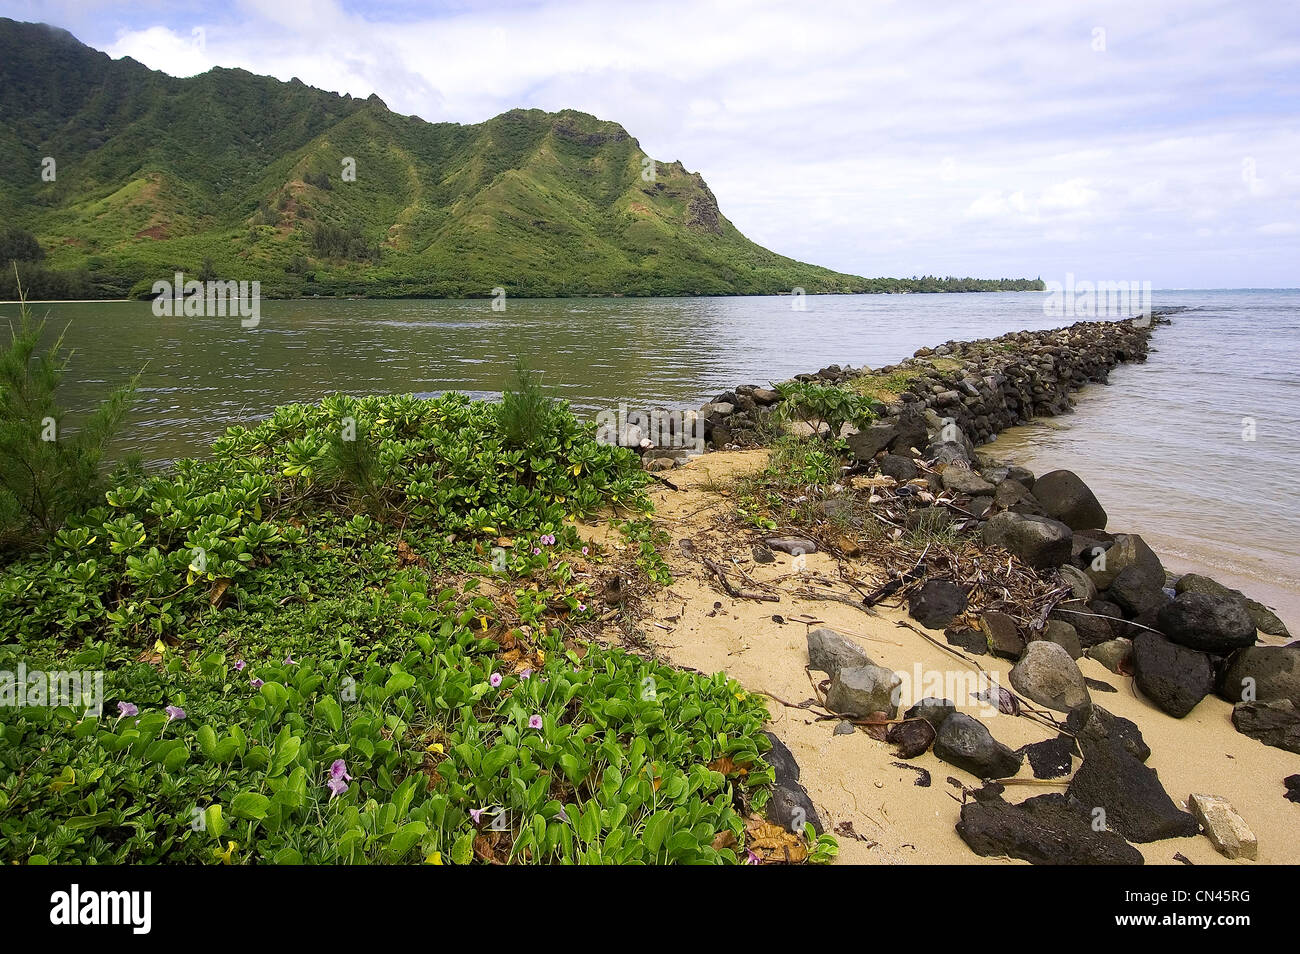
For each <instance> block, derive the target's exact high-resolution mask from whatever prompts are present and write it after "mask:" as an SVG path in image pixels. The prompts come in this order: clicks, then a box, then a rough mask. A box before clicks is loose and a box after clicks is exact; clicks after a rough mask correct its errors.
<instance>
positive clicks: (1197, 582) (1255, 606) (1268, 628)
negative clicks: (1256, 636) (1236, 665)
mask: <svg viewBox="0 0 1300 954" xmlns="http://www.w3.org/2000/svg"><path fill="white" fill-rule="evenodd" d="M1174 589H1175V590H1176V591H1177V592H1179V593H1209V594H1210V595H1211V596H1226V597H1229V598H1232V599H1238V600H1240V601H1241V602H1242V603H1243V604H1244V605H1245V607H1246V612H1247V613H1249V614H1250V618H1251V621H1252V622H1253V623H1254V624H1255V628H1256V629H1258V630H1259V631H1260V632H1261V633H1267V634H1268V635H1269V636H1289V635H1291V634H1290V633H1289V632H1287V628H1286V624H1285V623H1283V622H1282V621H1281V620H1280V619H1278V617H1277V614H1276V613H1274V612H1273V611H1272V610H1271V609H1269V608H1268V607H1267V606H1265V605H1264V604H1263V603H1260V602H1258V601H1257V600H1252V599H1251V598H1250V597H1248V596H1247V595H1246V594H1245V593H1243V592H1241V590H1234V589H1231V588H1230V587H1227V586H1224V585H1223V584H1222V583H1219V582H1218V581H1217V580H1212V579H1210V578H1209V577H1208V576H1202V575H1201V574H1199V573H1186V574H1184V575H1183V576H1181V577H1179V578H1178V582H1177V583H1175V584H1174Z"/></svg>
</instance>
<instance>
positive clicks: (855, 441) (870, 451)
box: [844, 422, 898, 461]
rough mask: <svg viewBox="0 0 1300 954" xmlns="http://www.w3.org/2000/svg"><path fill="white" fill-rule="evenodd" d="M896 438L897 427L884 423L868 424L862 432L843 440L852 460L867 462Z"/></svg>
mask: <svg viewBox="0 0 1300 954" xmlns="http://www.w3.org/2000/svg"><path fill="white" fill-rule="evenodd" d="M897 436H898V425H896V424H890V423H886V422H876V423H874V424H868V425H867V426H866V427H865V428H863V429H862V430H860V431H858V432H856V433H853V434H849V435H847V436H846V437H845V438H844V441H845V443H847V444H848V445H849V451H850V453H852V454H853V456H854V458H855V459H857V460H860V461H868V460H871V459H872V458H873V457H875V456H876V455H877V454H879V453H880V452H881V451H882V450H884V449H885V448H886V447H888V446H889V445H890V443H891V442H892V441H893V440H894V438H896V437H897Z"/></svg>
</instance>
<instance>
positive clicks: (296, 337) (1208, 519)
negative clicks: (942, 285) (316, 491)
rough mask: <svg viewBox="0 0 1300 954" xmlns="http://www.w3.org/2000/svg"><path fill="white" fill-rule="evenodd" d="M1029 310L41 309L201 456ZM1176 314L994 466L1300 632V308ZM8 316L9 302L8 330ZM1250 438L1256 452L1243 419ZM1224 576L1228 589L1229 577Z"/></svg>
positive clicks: (1280, 299) (589, 401)
mask: <svg viewBox="0 0 1300 954" xmlns="http://www.w3.org/2000/svg"><path fill="white" fill-rule="evenodd" d="M1042 300H1043V296H1042V295H1039V294H1035V293H1014V294H971V295H864V296H826V297H821V296H816V297H810V298H808V299H807V310H806V311H792V310H791V307H790V304H791V302H790V299H789V298H782V297H770V298H699V299H566V300H532V301H530V300H518V301H516V300H512V301H510V302H509V304H508V308H507V310H506V311H505V312H494V311H492V310H491V307H490V303H489V302H488V301H396V302H380V301H268V302H263V306H262V320H261V323H260V325H259V326H258V327H257V328H255V329H244V328H242V327H240V324H239V321H238V319H228V318H226V319H223V318H211V319H208V318H156V317H154V315H153V313H152V311H151V309H150V307H149V305H148V304H145V303H138V302H129V303H128V302H111V303H60V304H51V305H38V306H36V308H37V309H38V311H47V312H48V314H49V317H50V319H51V324H52V325H53V326H55V327H57V328H62V327H64V326H65V325H66V326H67V337H66V340H67V343H68V344H69V345H70V346H71V347H73V348H74V349H75V351H76V353H75V355H74V357H73V360H72V362H71V364H70V366H69V370H68V374H67V380H66V383H65V385H64V387H65V394H64V400H65V402H66V403H67V404H68V405H69V406H70V407H72V408H73V409H74V411H81V410H85V409H87V408H89V407H91V406H92V405H93V402H94V401H95V400H96V398H97V396H99V395H100V394H102V393H103V392H104V390H105V389H106V388H107V387H108V386H111V385H115V384H119V383H121V382H122V381H124V380H126V379H127V378H128V377H129V375H130V374H131V373H132V372H134V371H137V370H139V369H140V368H142V367H143V368H144V369H145V371H144V374H143V376H142V378H141V387H140V393H139V397H138V399H137V403H136V406H135V410H134V412H133V415H132V417H131V420H130V423H129V426H128V429H127V433H126V434H124V436H123V439H122V441H121V449H131V450H137V451H140V452H141V453H142V454H143V455H144V456H145V458H146V459H148V460H150V461H154V462H163V461H167V460H171V459H174V458H177V457H182V456H201V455H202V454H203V453H204V452H205V449H206V447H207V445H208V443H209V442H210V440H211V439H212V437H213V436H215V435H216V434H218V433H219V432H220V430H221V429H222V428H224V427H225V426H227V425H229V424H233V423H237V422H242V421H248V420H250V419H254V418H257V417H260V416H263V415H265V414H267V413H269V411H270V410H271V409H272V408H273V407H275V406H276V405H277V404H283V403H286V402H291V401H315V400H318V399H319V398H320V397H321V396H322V395H324V394H328V393H330V392H334V391H344V392H348V393H353V394H361V393H398V392H415V393H433V392H439V391H444V390H452V389H456V390H462V391H466V392H468V393H470V394H473V395H475V396H490V395H493V394H495V393H497V392H499V391H500V390H501V388H502V387H503V386H504V385H506V384H507V383H508V381H509V379H510V376H511V373H512V371H513V368H514V364H515V360H516V358H523V359H524V360H525V361H527V362H528V364H529V365H530V366H531V367H534V368H537V369H541V370H544V371H545V381H546V382H547V384H548V385H550V387H551V388H552V389H553V392H554V393H556V394H558V395H559V396H562V397H564V398H566V399H568V400H569V401H570V402H572V403H573V405H574V406H575V407H576V408H577V409H578V410H579V411H580V412H582V413H584V414H588V415H594V414H595V413H596V412H597V411H600V410H604V409H607V408H611V407H614V406H616V405H617V404H618V402H620V401H626V402H627V403H628V404H629V406H630V407H632V408H638V407H640V408H648V407H653V406H698V405H699V404H700V403H702V402H703V401H705V400H707V399H708V398H710V397H712V396H713V395H714V394H716V393H718V392H720V391H723V390H726V389H727V388H729V387H732V386H734V385H736V384H742V383H754V384H766V383H769V382H772V381H779V380H782V379H784V378H786V377H789V376H791V375H793V374H796V373H799V372H803V371H815V370H817V369H818V368H820V367H823V366H825V365H827V364H832V363H837V364H841V365H843V364H852V365H855V366H860V365H869V366H873V367H878V366H880V365H883V364H889V363H893V362H895V361H898V360H900V359H901V358H903V357H906V356H907V355H909V354H911V353H912V352H913V351H914V350H915V349H916V348H919V347H921V346H922V345H935V344H938V343H940V342H943V341H947V340H951V339H970V338H981V337H989V336H993V335H998V334H1001V333H1003V332H1006V331H1013V330H1019V329H1032V328H1047V327H1053V326H1055V325H1058V324H1061V323H1062V322H1061V319H1059V318H1050V317H1047V316H1045V315H1044V314H1043V308H1042ZM1154 301H1155V304H1156V305H1158V306H1159V305H1184V306H1187V307H1189V308H1191V309H1192V310H1191V311H1187V312H1183V313H1181V314H1179V315H1177V316H1175V323H1174V324H1173V325H1172V326H1167V327H1161V328H1159V329H1158V330H1157V332H1156V338H1155V348H1156V351H1155V352H1154V353H1153V354H1152V356H1151V358H1150V360H1149V361H1148V362H1147V363H1146V364H1145V365H1138V366H1133V367H1125V368H1121V369H1119V370H1118V371H1117V372H1116V373H1115V374H1114V375H1113V377H1112V382H1113V385H1112V386H1111V387H1109V388H1103V387H1097V388H1090V389H1088V390H1087V391H1085V392H1084V393H1083V394H1082V395H1081V396H1080V397H1079V409H1078V411H1077V412H1076V413H1075V414H1073V415H1069V416H1066V417H1062V418H1056V419H1054V420H1051V421H1048V422H1044V423H1041V424H1034V425H1031V426H1029V427H1026V428H1018V429H1016V430H1014V431H1011V432H1008V433H1007V434H1005V435H1003V436H1002V437H1001V438H999V440H998V442H997V443H996V444H995V445H994V446H993V447H992V450H993V451H994V452H995V453H1001V454H1002V455H1004V456H1007V457H1010V458H1013V459H1016V460H1018V461H1020V462H1023V463H1025V464H1027V465H1028V466H1030V467H1032V468H1033V469H1035V470H1036V471H1038V472H1043V471H1046V470H1050V469H1052V468H1054V467H1068V468H1070V469H1072V470H1075V471H1077V472H1078V473H1079V474H1080V475H1081V476H1082V477H1083V478H1084V479H1085V480H1086V481H1088V483H1089V484H1090V485H1091V486H1093V487H1094V489H1095V490H1096V491H1097V494H1098V496H1099V497H1100V499H1101V500H1102V502H1103V504H1104V505H1105V506H1106V508H1107V510H1108V511H1109V512H1110V514H1111V518H1112V519H1111V526H1112V527H1114V528H1119V529H1125V528H1132V529H1137V530H1140V531H1141V532H1142V533H1143V535H1144V536H1145V537H1147V538H1148V539H1150V540H1151V541H1152V543H1153V544H1154V545H1156V547H1157V550H1158V551H1159V552H1161V553H1162V555H1167V556H1168V557H1169V560H1168V561H1167V562H1169V563H1170V564H1171V565H1173V566H1176V567H1178V568H1180V569H1182V568H1201V569H1204V570H1207V571H1209V572H1213V573H1215V574H1216V575H1218V576H1219V577H1221V578H1224V579H1225V582H1230V581H1231V580H1236V581H1237V582H1238V583H1239V584H1241V585H1243V586H1245V587H1246V588H1247V589H1248V590H1250V591H1251V592H1252V593H1253V594H1257V595H1258V596H1259V598H1261V599H1263V600H1264V601H1265V602H1270V603H1272V604H1274V605H1278V606H1279V608H1280V609H1281V610H1282V612H1283V616H1284V618H1286V619H1287V620H1288V622H1289V623H1290V624H1292V625H1293V626H1296V625H1298V624H1300V555H1298V553H1300V547H1297V546H1296V540H1297V536H1298V535H1300V515H1297V512H1296V508H1295V506H1294V503H1293V500H1294V495H1295V492H1296V488H1297V487H1298V486H1300V453H1297V440H1300V417H1298V414H1300V411H1298V410H1297V409H1298V408H1300V292H1298V291H1291V290H1287V291H1187V292H1182V291H1168V292H1157V293H1156V294H1155V299H1154ZM15 312H16V307H15V306H12V305H0V316H4V317H5V318H11V317H13V315H14V314H15ZM1245 417H1252V418H1254V420H1255V427H1256V439H1255V440H1254V441H1245V440H1242V437H1241V434H1242V426H1243V425H1242V419H1243V418H1245ZM1229 577H1231V580H1229Z"/></svg>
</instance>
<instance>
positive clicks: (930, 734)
mask: <svg viewBox="0 0 1300 954" xmlns="http://www.w3.org/2000/svg"><path fill="white" fill-rule="evenodd" d="M934 737H935V731H934V726H932V725H931V724H930V723H929V722H927V721H926V720H925V719H915V720H913V721H911V722H895V723H894V724H893V725H891V726H890V727H889V731H888V732H886V733H885V741H886V742H890V743H893V744H894V745H897V746H898V757H899V758H903V759H914V758H916V757H917V756H918V755H921V754H922V753H923V752H925V751H926V750H927V749H929V748H930V745H931V743H933V742H934Z"/></svg>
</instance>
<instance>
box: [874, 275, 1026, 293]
mask: <svg viewBox="0 0 1300 954" xmlns="http://www.w3.org/2000/svg"><path fill="white" fill-rule="evenodd" d="M868 285H869V286H870V287H869V288H868V289H867V290H868V291H873V292H994V291H1046V290H1047V286H1046V285H1045V284H1043V280H1042V279H1041V278H957V277H955V276H953V275H948V276H947V277H945V278H940V277H939V276H938V275H913V276H912V277H911V278H871V279H868Z"/></svg>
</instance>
